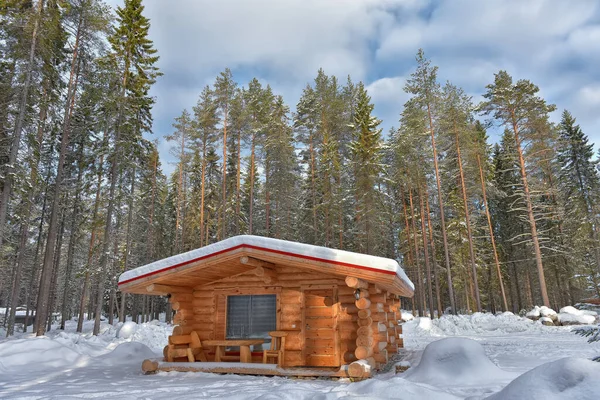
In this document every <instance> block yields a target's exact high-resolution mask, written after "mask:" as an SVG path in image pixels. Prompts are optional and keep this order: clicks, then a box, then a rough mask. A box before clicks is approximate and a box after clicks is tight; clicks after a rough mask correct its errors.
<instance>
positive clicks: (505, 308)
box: [477, 154, 508, 311]
mask: <svg viewBox="0 0 600 400" xmlns="http://www.w3.org/2000/svg"><path fill="white" fill-rule="evenodd" d="M477 166H478V167H479V179H480V181H481V193H482V194H483V207H484V208H485V216H486V218H487V223H488V228H489V230H490V240H491V242H492V249H493V251H494V263H495V264H496V274H497V275H498V285H499V286H500V293H501V294H502V306H503V308H502V311H508V302H507V301H506V292H505V291H504V282H503V280H502V271H501V270H500V261H499V260H498V250H497V249H496V238H495V235H494V227H493V226H492V217H491V215H490V209H489V207H488V202H487V191H486V187H485V178H484V177H483V168H482V166H481V157H480V156H479V154H477Z"/></svg>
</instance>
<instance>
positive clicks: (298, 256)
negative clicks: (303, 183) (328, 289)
mask: <svg viewBox="0 0 600 400" xmlns="http://www.w3.org/2000/svg"><path fill="white" fill-rule="evenodd" d="M244 247H245V248H248V249H255V250H261V251H267V252H270V253H275V254H281V255H285V256H292V257H297V258H303V259H305V260H311V261H318V262H325V263H329V264H334V265H340V266H342V267H350V268H357V269H362V270H365V271H371V272H377V273H382V274H387V275H396V272H394V271H387V270H381V269H377V268H372V267H366V266H364V265H356V264H350V263H346V262H343V261H335V260H327V259H325V258H319V257H312V256H306V255H304V254H297V253H291V252H288V251H283V250H274V249H269V248H266V247H260V246H254V245H251V244H239V245H237V246H234V247H230V248H228V249H224V250H220V251H217V252H214V253H211V254H206V255H203V256H201V257H197V258H194V259H192V260H188V261H184V262H182V263H179V264H175V265H171V266H168V267H165V268H162V269H159V270H157V271H152V272H148V273H146V274H143V275H140V276H136V277H135V278H131V279H127V280H126V281H123V282H119V283H118V284H119V285H124V284H126V283H129V282H133V281H136V280H138V279H142V278H146V277H148V276H152V275H156V274H158V273H161V272H166V271H169V270H172V269H175V268H179V267H182V266H184V265H188V264H192V263H195V262H197V261H202V260H205V259H207V258H211V257H216V256H218V255H220V254H224V253H227V252H230V251H234V250H237V249H240V248H244Z"/></svg>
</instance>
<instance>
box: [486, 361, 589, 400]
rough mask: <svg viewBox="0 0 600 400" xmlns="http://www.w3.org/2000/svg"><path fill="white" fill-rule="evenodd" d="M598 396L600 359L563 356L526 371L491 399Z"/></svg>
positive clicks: (548, 399) (547, 398)
mask: <svg viewBox="0 0 600 400" xmlns="http://www.w3.org/2000/svg"><path fill="white" fill-rule="evenodd" d="M598 396H600V363H597V362H594V361H590V360H584V359H581V358H563V359H560V360H557V361H552V362H549V363H546V364H542V365H540V366H539V367H537V368H534V369H532V370H531V371H529V372H526V373H525V374H523V375H521V376H519V377H518V378H517V379H515V380H514V381H512V382H511V383H510V384H508V386H506V387H505V388H504V389H502V390H501V391H500V392H498V393H496V394H494V395H492V396H490V397H488V399H490V400H504V399H529V400H537V399H539V400H552V399H597V398H598Z"/></svg>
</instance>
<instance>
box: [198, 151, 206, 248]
mask: <svg viewBox="0 0 600 400" xmlns="http://www.w3.org/2000/svg"><path fill="white" fill-rule="evenodd" d="M205 179H206V141H204V143H203V144H202V177H201V180H200V247H202V246H205V245H206V243H205V237H204V190H205V189H204V186H205V185H204V180H205ZM206 240H207V241H208V237H207V238H206Z"/></svg>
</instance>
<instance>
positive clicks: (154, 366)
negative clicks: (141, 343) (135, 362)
mask: <svg viewBox="0 0 600 400" xmlns="http://www.w3.org/2000/svg"><path fill="white" fill-rule="evenodd" d="M156 371H158V361H154V360H144V361H143V362H142V372H143V373H144V374H154V373H155V372H156Z"/></svg>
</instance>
